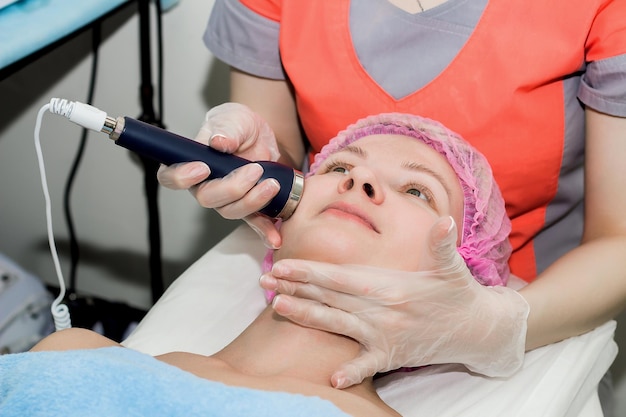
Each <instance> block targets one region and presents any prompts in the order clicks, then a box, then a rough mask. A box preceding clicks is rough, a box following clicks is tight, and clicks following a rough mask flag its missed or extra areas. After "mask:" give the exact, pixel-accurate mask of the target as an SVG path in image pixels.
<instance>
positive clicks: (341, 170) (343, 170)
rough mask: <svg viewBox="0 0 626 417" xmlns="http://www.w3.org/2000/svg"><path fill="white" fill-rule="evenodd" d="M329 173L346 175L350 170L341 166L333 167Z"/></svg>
mask: <svg viewBox="0 0 626 417" xmlns="http://www.w3.org/2000/svg"><path fill="white" fill-rule="evenodd" d="M330 171H331V172H338V173H340V174H347V173H348V172H350V170H348V168H346V167H343V166H335V167H333V168H332V169H331V170H330Z"/></svg>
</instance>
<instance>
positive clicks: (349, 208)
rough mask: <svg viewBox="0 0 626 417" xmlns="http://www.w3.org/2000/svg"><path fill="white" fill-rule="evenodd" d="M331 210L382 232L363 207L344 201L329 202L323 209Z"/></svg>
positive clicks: (335, 213) (337, 214)
mask: <svg viewBox="0 0 626 417" xmlns="http://www.w3.org/2000/svg"><path fill="white" fill-rule="evenodd" d="M324 212H330V213H332V214H333V215H335V216H338V217H341V218H344V219H346V220H350V221H353V222H357V223H360V224H363V225H365V226H366V227H368V228H369V229H372V230H373V231H375V232H376V233H380V232H379V231H378V229H377V228H376V225H375V224H374V222H372V220H371V219H370V218H369V216H367V214H365V213H364V212H363V211H362V210H361V209H359V208H358V207H357V206H355V205H353V204H349V203H344V202H336V203H332V204H329V205H328V206H326V207H325V208H324V210H322V213H324Z"/></svg>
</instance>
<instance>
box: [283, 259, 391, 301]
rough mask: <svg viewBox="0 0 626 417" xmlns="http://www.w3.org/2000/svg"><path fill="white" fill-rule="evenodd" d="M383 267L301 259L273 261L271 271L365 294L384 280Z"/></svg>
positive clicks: (296, 279)
mask: <svg viewBox="0 0 626 417" xmlns="http://www.w3.org/2000/svg"><path fill="white" fill-rule="evenodd" d="M386 272H389V271H387V270H384V269H379V268H372V267H362V266H359V265H336V264H329V263H325V262H316V261H307V260H301V259H283V260H280V261H278V262H276V263H275V264H274V266H273V268H272V275H274V277H275V278H277V279H282V280H285V281H291V282H303V283H308V284H312V285H315V286H317V287H320V288H326V289H329V290H333V291H336V292H341V293H345V294H350V295H354V296H357V297H364V298H368V297H369V296H371V295H372V294H373V293H374V294H375V293H376V291H377V289H378V288H379V287H380V286H386V284H385V283H384V276H385V273H386Z"/></svg>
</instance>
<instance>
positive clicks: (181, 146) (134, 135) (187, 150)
mask: <svg viewBox="0 0 626 417" xmlns="http://www.w3.org/2000/svg"><path fill="white" fill-rule="evenodd" d="M50 112H52V113H55V114H61V115H63V116H65V117H67V118H68V119H69V120H70V121H72V122H74V123H76V124H78V125H79V126H82V127H85V128H87V129H91V130H95V131H97V132H102V133H105V134H107V135H109V138H111V139H113V140H114V141H115V143H116V144H117V145H119V146H122V147H124V148H126V149H128V150H131V151H133V152H136V153H138V154H140V155H142V156H145V157H147V158H150V159H153V160H155V161H157V162H159V163H162V164H165V165H172V164H175V163H180V162H191V161H202V162H205V163H206V164H207V165H208V166H209V167H210V168H211V174H210V175H209V178H208V179H215V178H223V177H225V176H226V175H228V174H229V173H230V172H232V171H233V170H235V169H237V168H239V167H242V166H244V165H246V164H250V163H257V164H259V165H261V166H262V167H263V175H262V176H261V178H260V179H259V182H260V181H263V180H265V179H268V178H274V179H275V180H276V181H278V183H279V184H280V190H279V192H278V194H277V195H276V196H275V197H274V198H273V199H272V200H271V201H270V202H269V203H268V204H267V205H266V206H265V207H263V208H262V209H261V210H259V213H262V214H265V215H266V216H269V217H273V218H280V219H283V220H287V219H288V218H289V217H291V215H292V214H293V212H294V211H295V210H296V207H297V206H298V203H299V202H300V198H301V197H302V193H303V192H304V177H303V175H302V173H301V172H299V171H297V170H295V169H293V168H290V167H288V166H286V165H282V164H279V163H277V162H272V161H254V162H252V161H249V160H247V159H244V158H241V157H238V156H235V155H231V154H227V153H223V152H219V151H217V150H215V149H213V148H211V147H209V146H206V145H203V144H201V143H199V142H196V141H194V140H191V139H188V138H185V137H183V136H179V135H176V134H174V133H172V132H169V131H167V130H165V129H161V128H159V127H157V126H153V125H151V124H148V123H145V122H141V121H139V120H136V119H133V118H130V117H117V118H112V117H109V116H107V114H106V113H105V112H103V111H102V110H99V109H97V108H95V107H93V106H90V105H88V104H84V103H80V102H70V101H67V100H60V99H54V98H53V99H52V100H51V101H50Z"/></svg>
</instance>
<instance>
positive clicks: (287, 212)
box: [276, 170, 304, 220]
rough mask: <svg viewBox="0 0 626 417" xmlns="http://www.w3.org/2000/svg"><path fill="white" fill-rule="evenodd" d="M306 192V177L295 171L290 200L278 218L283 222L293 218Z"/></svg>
mask: <svg viewBox="0 0 626 417" xmlns="http://www.w3.org/2000/svg"><path fill="white" fill-rule="evenodd" d="M303 192H304V176H303V175H302V173H301V172H299V171H295V170H294V175H293V183H292V184H291V191H290V192H289V199H288V200H287V202H286V203H285V207H283V209H282V210H281V211H280V213H278V216H276V217H278V218H280V219H282V220H287V219H289V218H290V217H291V215H292V214H293V212H294V211H296V207H298V203H300V198H302V193H303Z"/></svg>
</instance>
